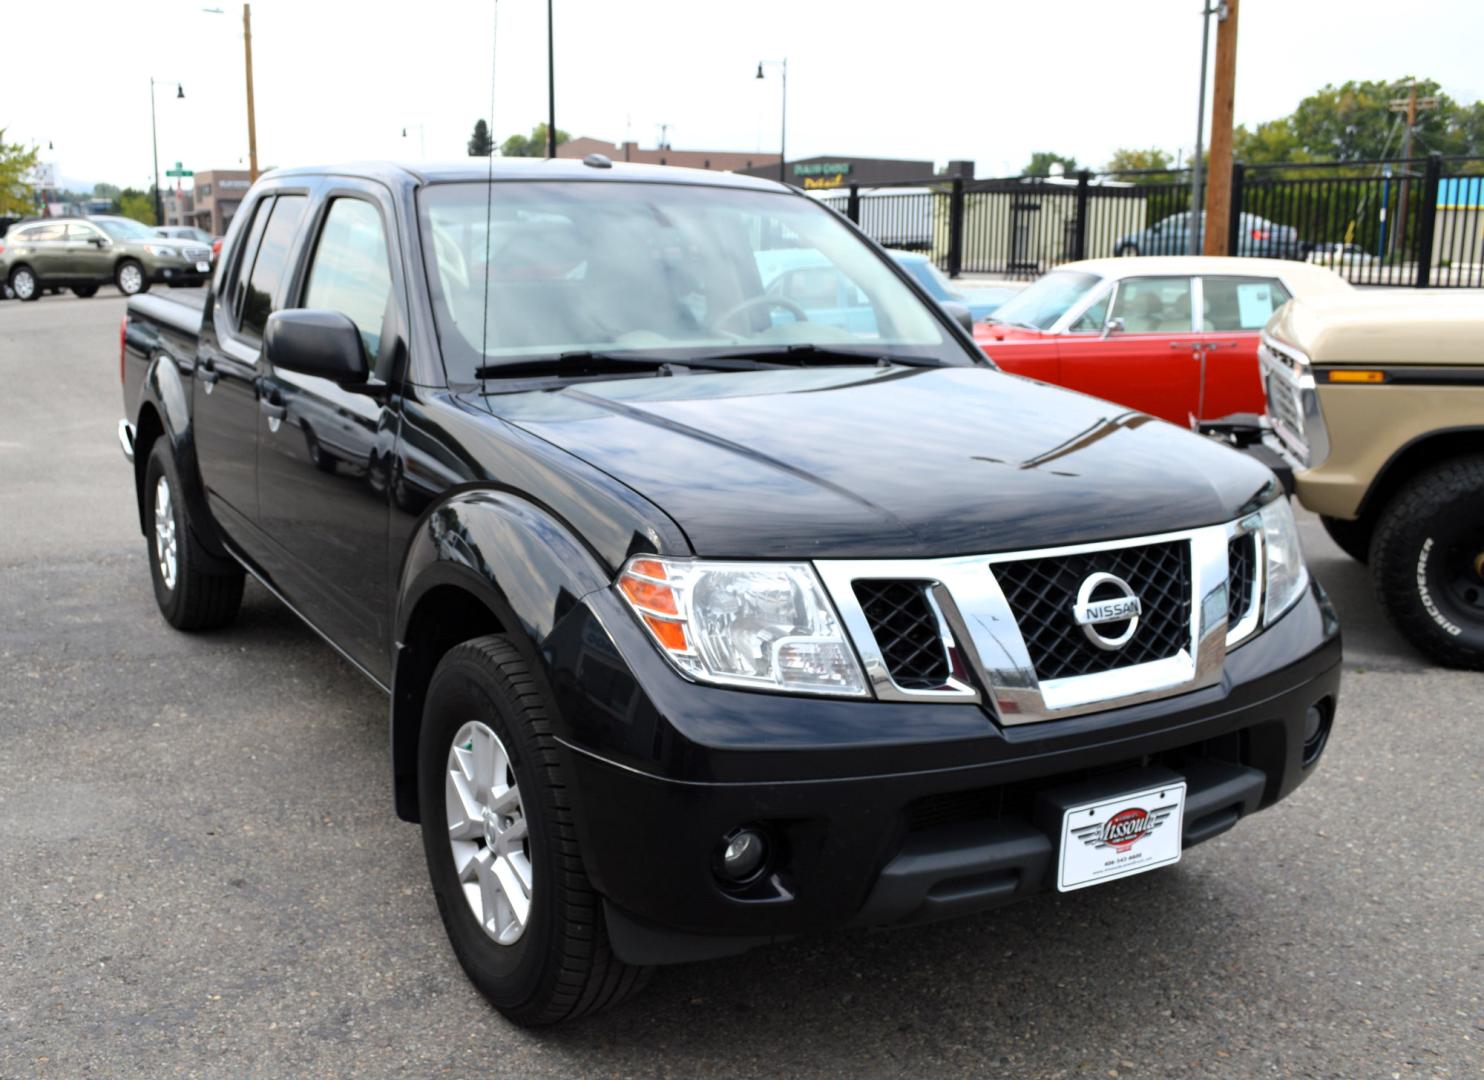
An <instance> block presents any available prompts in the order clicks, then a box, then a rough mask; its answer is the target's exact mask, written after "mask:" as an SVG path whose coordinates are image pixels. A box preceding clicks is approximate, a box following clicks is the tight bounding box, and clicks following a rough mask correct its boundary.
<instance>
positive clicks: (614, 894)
mask: <svg viewBox="0 0 1484 1080" xmlns="http://www.w3.org/2000/svg"><path fill="white" fill-rule="evenodd" d="M785 270H787V271H789V272H787V273H784V271H785ZM801 271H808V272H807V273H805V272H801ZM120 352H121V355H120V377H121V380H122V382H123V397H124V406H125V410H126V418H125V419H124V420H123V421H121V423H120V439H121V441H122V443H123V447H124V452H125V455H126V456H127V457H129V458H130V460H131V461H132V462H133V466H134V483H135V487H136V491H137V495H138V502H139V520H140V525H141V527H142V529H143V531H144V533H145V535H146V537H147V538H148V541H149V553H150V558H149V566H150V572H151V574H152V575H153V579H154V592H155V597H156V599H157V600H158V602H159V607H160V610H161V612H162V613H163V614H164V616H165V618H166V619H167V620H168V621H169V622H170V623H171V624H172V625H174V626H176V627H179V628H180V629H182V630H205V629H208V628H211V627H216V626H220V625H222V624H223V623H226V622H227V621H228V620H230V619H231V618H232V617H233V615H234V614H235V612H236V611H237V609H238V605H239V603H240V601H241V597H242V591H243V581H244V575H245V574H251V575H252V576H253V577H255V578H257V579H258V580H259V581H260V582H261V583H262V584H263V585H264V586H265V587H266V588H267V589H269V590H270V591H271V592H273V593H274V594H275V595H276V596H278V597H279V598H281V599H282V600H283V602H284V603H286V604H288V605H289V606H290V607H291V608H292V609H293V610H294V611H295V612H296V613H298V614H299V615H300V616H301V617H302V618H303V619H304V621H305V622H307V623H308V624H309V625H310V626H311V627H313V628H314V629H315V630H316V631H317V632H318V633H319V634H320V635H321V636H322V637H323V638H324V639H325V640H326V641H328V642H329V643H330V644H331V645H332V646H333V647H334V648H336V649H337V650H339V651H340V652H341V653H342V654H343V655H344V656H345V658H346V659H347V660H348V661H349V662H350V663H351V664H353V665H355V666H356V667H357V668H358V669H360V670H361V671H362V672H363V673H364V674H365V675H366V677H367V678H369V679H371V680H372V681H373V682H375V683H376V684H377V685H378V686H380V687H382V688H383V689H384V690H385V691H386V693H387V694H388V697H389V699H390V743H391V777H392V785H391V786H392V789H393V792H394V795H395V804H396V810H397V813H398V814H399V815H400V816H401V817H403V818H405V819H406V820H408V821H414V822H421V825H422V832H423V839H424V845H425V848H426V853H427V859H428V866H429V873H430V876H431V881H432V890H433V894H434V896H435V897H436V899H437V904H438V908H439V911H440V913H441V915H442V918H443V922H444V925H445V926H446V928H447V931H448V936H449V938H450V940H451V941H452V943H453V947H454V949H455V951H456V952H457V954H458V957H459V959H460V961H461V962H462V963H463V966H464V968H465V970H466V971H467V972H468V974H469V976H470V977H471V978H472V979H473V981H474V982H475V983H476V984H477V985H478V986H479V988H480V989H481V990H482V991H483V992H484V993H485V994H486V996H487V997H488V998H489V999H490V1000H491V1001H492V1002H493V1003H494V1004H495V1005H496V1006H497V1007H498V1008H500V1009H501V1010H502V1011H503V1012H505V1013H506V1014H507V1015H508V1016H510V1017H511V1018H513V1019H515V1020H517V1021H519V1022H522V1023H528V1024H541V1023H552V1022H556V1021H559V1020H563V1019H566V1018H569V1017H573V1016H576V1015H579V1014H582V1013H585V1012H590V1011H592V1010H595V1009H599V1008H603V1007H605V1006H608V1005H611V1004H613V1003H615V1002H617V1001H620V1000H622V999H624V998H625V997H627V996H628V995H629V994H631V993H632V992H634V991H635V990H636V989H637V988H638V987H639V986H640V985H641V984H642V983H643V981H644V977H645V974H646V973H647V971H648V970H649V969H650V968H651V967H652V966H653V965H656V964H666V963H674V962H680V961H685V960H699V959H705V958H709V957H717V956H723V955H727V954H731V953H736V952H740V951H742V950H744V949H748V948H751V947H753V946H756V945H759V944H762V943H765V942H769V941H776V940H779V939H784V938H789V937H793V936H796V935H801V934H806V933H809V932H812V931H818V930H823V929H828V928H832V927H840V926H846V925H853V926H886V925H899V924H906V923H913V922H921V921H927V920H932V919H937V918H942V917H945V916H950V915H958V914H962V913H967V912H973V911H980V910H983V909H987V908H990V907H993V906H995V905H998V904H1002V903H1006V902H1008V901H1010V900H1012V899H1015V898H1018V897H1022V896H1026V895H1028V894H1031V893H1035V892H1037V891H1040V890H1043V889H1060V890H1064V891H1065V890H1071V889H1078V888H1082V887H1084V886H1089V885H1094V884H1099V883H1102V882H1106V881H1110V880H1114V879H1117V878H1121V877H1124V876H1126V875H1129V874H1133V873H1138V872H1140V871H1144V870H1149V869H1153V868H1156V867H1160V866H1168V865H1170V864H1172V863H1175V862H1176V861H1178V860H1179V858H1180V856H1181V851H1182V849H1183V848H1185V847H1188V846H1190V845H1192V844H1196V843H1199V842H1201V841H1203V840H1206V839H1208V838H1210V837H1212V836H1214V835H1216V834H1218V833H1220V832H1222V831H1223V830H1225V829H1227V828H1229V827H1231V826H1232V825H1233V824H1235V823H1236V822H1237V821H1239V820H1240V819H1241V818H1243V817H1245V816H1246V815H1248V814H1251V813H1253V812H1255V811H1257V810H1260V809H1263V808H1265V807H1268V806H1271V805H1272V804H1273V803H1275V802H1276V801H1277V800H1279V799H1281V798H1283V797H1284V796H1285V795H1287V794H1288V793H1289V792H1290V791H1292V790H1293V789H1294V788H1295V787H1296V786H1297V785H1298V784H1300V783H1301V782H1302V781H1303V780H1304V779H1305V777H1306V776H1308V775H1309V773H1310V772H1311V771H1312V769H1313V767H1314V765H1315V762H1316V761H1317V760H1318V758H1319V756H1320V754H1321V752H1322V750H1323V748H1324V744H1325V741H1326V738H1327V737H1328V734H1329V731H1330V725H1331V721H1332V718H1333V716H1334V711H1335V704H1336V695H1337V691H1338V687H1339V663H1340V635H1339V628H1338V626H1337V623H1336V619H1335V616H1334V612H1333V609H1332V608H1331V606H1330V604H1329V603H1328V601H1327V600H1326V598H1325V596H1324V594H1323V592H1322V591H1321V589H1320V588H1319V586H1318V584H1317V583H1316V582H1314V581H1312V580H1311V578H1310V577H1309V574H1308V572H1307V570H1306V568H1305V565H1304V561H1303V557H1302V554H1301V552H1300V550H1299V546H1298V540H1297V536H1296V532H1295V527H1294V522H1293V517H1292V514H1291V512H1290V510H1289V507H1288V504H1287V502H1286V500H1285V499H1284V498H1283V497H1282V492H1281V490H1280V488H1279V487H1278V485H1277V484H1276V483H1275V482H1274V479H1273V476H1272V474H1271V473H1270V472H1269V471H1268V470H1267V469H1265V468H1264V467H1262V466H1261V465H1259V464H1256V463H1255V462H1253V461H1251V460H1249V459H1247V458H1244V457H1242V456H1240V455H1239V454H1237V453H1235V452H1233V451H1230V450H1228V449H1225V448H1223V447H1221V446H1219V445H1217V444H1215V443H1213V442H1211V441H1208V440H1206V439H1202V438H1200V437H1198V436H1195V435H1192V434H1190V433H1188V432H1185V431H1182V430H1179V429H1178V428H1176V427H1173V426H1171V425H1169V424H1165V423H1163V422H1160V421H1157V420H1152V419H1150V418H1149V417H1147V416H1144V415H1140V414H1136V413H1129V412H1126V411H1122V410H1120V409H1119V408H1118V407H1117V406H1114V405H1110V404H1108V403H1107V402H1103V401H1097V400H1094V399H1092V398H1088V397H1083V396H1080V395H1078V394H1074V393H1070V392H1067V391H1063V390H1059V389H1055V388H1052V387H1048V386H1043V385H1039V384H1036V383H1032V382H1029V381H1026V380H1022V379H1019V378H1016V377H1012V376H1009V375H1005V374H1003V373H1000V372H998V371H996V370H995V369H994V367H993V366H992V365H991V364H989V363H987V362H986V361H985V358H984V356H983V354H982V353H980V352H979V350H977V349H976V348H975V346H974V343H973V341H972V339H971V337H970V336H969V335H968V334H967V333H966V332H965V330H964V328H963V326H962V325H961V324H960V322H959V321H958V319H957V318H956V317H955V315H954V313H952V312H946V311H944V310H943V309H940V308H939V307H937V306H936V305H935V304H934V303H933V302H932V300H931V299H930V298H928V297H927V295H926V294H924V293H923V292H922V291H921V290H920V289H919V287H918V286H917V285H916V284H914V283H913V281H912V279H911V278H909V277H908V276H906V275H905V274H904V273H903V272H902V271H901V270H900V269H899V268H898V267H897V266H896V265H895V264H894V263H893V262H892V261H891V260H890V259H889V258H887V257H886V256H885V254H884V252H883V251H882V250H881V249H879V248H878V247H876V246H875V245H873V244H872V243H871V242H870V241H869V240H867V239H866V238H865V237H863V236H862V235H861V234H860V233H859V232H858V231H857V230H856V229H854V227H852V226H851V225H850V223H849V222H848V221H846V220H845V219H844V218H843V217H841V216H840V215H838V214H836V213H835V212H834V211H832V210H829V209H827V208H825V207H824V206H822V205H820V204H819V203H817V202H815V201H814V200H812V199H810V198H808V197H806V196H804V195H803V194H801V193H799V192H797V191H792V190H790V189H787V188H784V187H781V186H779V185H775V184H772V183H770V182H767V181H763V180H755V179H749V178H745V177H737V176H729V175H718V174H715V173H709V172H708V173H701V172H690V171H686V170H682V169H673V168H647V167H640V166H632V167H624V166H610V164H609V163H608V162H606V161H605V160H603V159H589V160H588V161H586V162H576V161H552V162H525V161H512V162H503V161H498V160H497V161H495V162H494V163H493V164H492V165H491V164H490V163H487V162H482V161H481V162H475V163H469V164H464V165H456V166H450V167H447V168H425V167H416V168H414V167H398V166H394V165H384V166H382V165H378V166H372V167H356V168H327V169H300V170H286V171H279V172H275V173H272V174H270V175H268V176H266V177H264V178H263V179H261V180H260V181H259V182H258V183H257V184H255V185H254V187H253V189H252V191H251V192H250V193H249V194H248V196H247V198H246V200H245V201H244V202H243V204H242V209H241V211H240V213H239V214H238V215H237V217H236V219H235V220H234V221H233V223H232V226H231V230H230V232H229V235H228V237H227V241H226V244H225V248H224V251H223V255H222V258H221V259H220V260H219V264H218V268H217V270H216V273H215V279H214V282H213V285H212V288H211V291H210V293H209V295H208V297H207V300H206V302H205V305H204V310H201V311H197V310H195V309H194V308H191V307H187V306H185V305H182V304H179V303H174V302H172V301H171V300H169V299H163V298H155V297H136V298H134V299H133V300H131V301H130V304H129V310H128V315H127V317H126V319H125V321H124V325H123V329H122V337H121V344H120Z"/></svg>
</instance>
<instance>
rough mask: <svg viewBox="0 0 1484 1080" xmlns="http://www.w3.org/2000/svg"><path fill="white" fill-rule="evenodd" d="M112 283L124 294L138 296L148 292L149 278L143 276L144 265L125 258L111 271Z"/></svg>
mask: <svg viewBox="0 0 1484 1080" xmlns="http://www.w3.org/2000/svg"><path fill="white" fill-rule="evenodd" d="M113 283H114V284H115V285H117V286H118V290H119V292H121V293H123V294H124V295H125V296H138V295H139V294H140V293H142V292H149V278H147V277H145V276H144V267H142V266H140V265H139V264H138V263H137V262H135V261H134V260H133V259H125V260H124V261H123V262H121V263H119V265H118V269H117V270H115V271H114V272H113Z"/></svg>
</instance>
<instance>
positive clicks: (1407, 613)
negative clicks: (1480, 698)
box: [1370, 454, 1484, 669]
mask: <svg viewBox="0 0 1484 1080" xmlns="http://www.w3.org/2000/svg"><path fill="white" fill-rule="evenodd" d="M1370 563H1371V581H1372V583H1373V584H1374V586H1375V589H1376V598H1377V599H1378V600H1379V601H1380V604H1381V608H1382V610H1383V611H1385V612H1386V617H1387V618H1388V619H1390V620H1391V623H1392V625H1393V626H1395V627H1396V628H1397V630H1398V631H1399V632H1400V633H1401V634H1402V636H1403V637H1405V638H1406V639H1407V640H1408V641H1410V642H1411V643H1412V644H1413V645H1415V646H1416V647H1417V648H1418V649H1420V650H1421V651H1422V652H1424V653H1426V654H1427V655H1428V656H1430V657H1432V658H1433V659H1434V660H1437V661H1438V662H1439V663H1442V664H1446V665H1448V666H1450V667H1462V668H1474V669H1484V454H1473V455H1469V456H1467V457H1460V458H1454V459H1453V460H1452V461H1445V462H1443V463H1442V464H1440V465H1435V466H1433V467H1432V468H1430V469H1428V470H1427V471H1425V472H1422V473H1419V474H1418V475H1417V476H1415V477H1413V478H1412V479H1411V480H1410V481H1408V482H1407V485H1406V486H1405V487H1403V488H1402V489H1401V490H1400V491H1398V492H1397V493H1396V494H1395V495H1394V496H1392V498H1391V501H1390V502H1388V503H1387V505H1386V508H1385V509H1384V510H1383V511H1382V512H1381V516H1380V518H1379V520H1378V521H1377V523H1376V533H1375V536H1373V537H1372V538H1371V553H1370Z"/></svg>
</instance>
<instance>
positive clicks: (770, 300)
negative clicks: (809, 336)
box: [711, 296, 809, 330]
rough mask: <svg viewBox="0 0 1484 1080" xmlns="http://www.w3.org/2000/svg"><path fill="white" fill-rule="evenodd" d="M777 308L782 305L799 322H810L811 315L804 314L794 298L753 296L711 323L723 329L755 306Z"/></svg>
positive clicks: (714, 327)
mask: <svg viewBox="0 0 1484 1080" xmlns="http://www.w3.org/2000/svg"><path fill="white" fill-rule="evenodd" d="M758 307H760V308H775V307H781V308H782V309H783V310H784V311H787V312H788V313H789V314H790V315H792V316H793V317H794V319H795V320H797V321H798V322H808V321H809V316H808V315H806V314H804V309H803V308H801V307H799V305H798V304H795V303H794V302H793V301H792V300H785V299H784V298H783V297H781V296H752V297H748V298H747V299H746V300H743V301H742V302H741V303H740V304H736V305H734V306H733V307H730V308H728V309H727V311H726V312H725V314H723V315H722V316H721V317H720V318H719V319H717V320H716V321H715V322H713V323H712V324H711V328H712V329H713V330H721V329H722V328H724V327H725V326H726V325H727V323H729V322H732V321H733V320H734V319H736V318H737V316H738V315H741V314H744V313H745V312H748V311H751V310H752V309H753V308H758Z"/></svg>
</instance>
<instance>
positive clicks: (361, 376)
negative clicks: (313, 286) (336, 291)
mask: <svg viewBox="0 0 1484 1080" xmlns="http://www.w3.org/2000/svg"><path fill="white" fill-rule="evenodd" d="M263 349H264V351H265V353H266V354H267V357H268V363H269V364H271V365H272V366H273V367H275V368H282V369H283V370H285V371H297V372H300V373H301V374H304V375H318V376H319V377H320V378H323V379H333V380H334V381H335V382H338V383H356V382H365V381H366V376H367V375H368V373H369V368H368V367H367V364H366V347H365V346H364V345H363V344H362V343H361V332H360V331H359V330H357V329H356V324H355V323H353V322H351V321H350V319H349V318H347V317H346V316H345V315H343V314H341V313H340V312H338V311H321V310H317V309H314V308H300V309H297V310H294V311H275V312H274V313H273V314H272V315H269V316H268V326H267V328H266V329H265V330H264V332H263Z"/></svg>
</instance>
